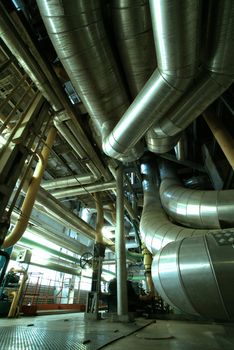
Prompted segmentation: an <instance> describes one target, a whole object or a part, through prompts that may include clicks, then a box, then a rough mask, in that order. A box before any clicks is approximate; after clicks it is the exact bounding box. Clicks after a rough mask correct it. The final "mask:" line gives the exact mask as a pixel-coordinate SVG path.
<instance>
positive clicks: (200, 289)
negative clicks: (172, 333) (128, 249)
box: [140, 162, 234, 320]
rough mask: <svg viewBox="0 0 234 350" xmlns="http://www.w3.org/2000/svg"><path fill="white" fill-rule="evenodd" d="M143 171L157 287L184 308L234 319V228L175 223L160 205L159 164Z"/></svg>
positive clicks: (145, 231)
mask: <svg viewBox="0 0 234 350" xmlns="http://www.w3.org/2000/svg"><path fill="white" fill-rule="evenodd" d="M142 172H143V189H144V208H143V212H142V217H141V223H140V229H141V234H142V240H143V241H144V242H145V244H146V246H147V248H148V249H149V250H150V251H151V252H152V253H153V254H154V255H155V257H154V260H153V266H152V275H153V281H154V285H155V288H156V289H157V291H158V292H159V294H160V295H161V296H162V298H163V299H164V300H165V301H166V302H168V303H169V304H170V305H172V306H173V307H175V308H177V309H180V310H182V311H184V312H186V313H189V314H193V315H202V316H204V317H208V318H209V319H210V318H214V319H219V320H220V319H222V320H230V319H231V320H233V319H234V300H233V293H234V275H233V270H234V260H233V247H232V245H233V242H234V229H233V228H232V229H226V230H199V229H197V230H195V229H194V230H193V229H188V228H184V227H180V226H176V225H174V224H172V223H171V222H170V221H169V220H168V219H167V217H166V215H165V214H164V212H163V210H162V208H161V206H160V201H159V196H158V193H157V181H156V174H155V168H154V167H152V166H151V165H149V163H148V162H146V163H144V164H142ZM204 290H205V293H206V297H205V298H204Z"/></svg>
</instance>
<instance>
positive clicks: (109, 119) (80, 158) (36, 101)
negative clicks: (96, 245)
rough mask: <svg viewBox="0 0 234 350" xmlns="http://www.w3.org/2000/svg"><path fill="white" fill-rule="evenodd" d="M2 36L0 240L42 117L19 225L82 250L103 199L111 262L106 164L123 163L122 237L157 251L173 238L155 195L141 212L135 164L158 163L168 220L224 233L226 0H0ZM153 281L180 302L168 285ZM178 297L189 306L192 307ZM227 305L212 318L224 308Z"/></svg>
mask: <svg viewBox="0 0 234 350" xmlns="http://www.w3.org/2000/svg"><path fill="white" fill-rule="evenodd" d="M0 34H1V51H0V72H1V73H0V74H1V75H0V77H1V78H0V84H1V89H0V93H1V95H0V99H1V100H0V113H1V115H0V117H1V124H0V130H1V136H0V137H1V139H0V142H1V168H0V181H1V184H0V185H1V186H0V189H1V208H0V214H1V235H0V237H2V241H4V237H5V234H6V230H7V228H8V227H7V226H8V221H9V219H10V220H11V224H12V225H14V224H16V223H17V220H18V217H22V206H23V205H24V198H26V197H27V191H28V188H30V183H31V177H32V176H33V173H34V175H35V171H36V170H35V169H37V164H38V154H39V153H40V151H41V150H43V148H45V147H46V146H45V139H46V137H47V135H48V132H49V130H50V129H51V127H55V128H56V130H57V134H56V139H55V141H54V143H53V147H52V148H51V150H50V154H49V155H48V160H47V166H46V168H45V170H44V172H43V174H42V175H43V179H42V181H41V183H40V187H39V189H38V191H37V193H36V197H35V205H34V207H33V210H32V213H31V216H30V219H29V226H28V228H27V231H28V232H31V233H32V234H33V235H34V237H36V236H39V237H44V239H47V240H48V241H51V242H54V244H56V245H57V246H59V247H63V248H64V249H66V253H67V254H68V256H69V255H70V256H72V254H71V252H72V253H77V254H78V255H81V254H82V253H84V252H86V251H90V250H92V247H93V241H94V240H95V238H96V230H95V225H96V220H97V212H98V211H99V210H100V206H101V207H102V208H103V210H104V219H105V226H108V228H107V232H108V235H107V236H106V237H105V238H104V243H105V244H106V245H107V246H109V248H110V251H109V253H108V254H107V259H111V258H113V254H112V253H111V250H113V245H114V241H115V237H114V235H113V227H114V226H115V223H116V216H115V210H116V204H115V202H116V188H117V186H116V171H117V169H118V168H119V167H120V166H122V164H123V171H124V205H125V221H124V225H125V236H126V243H127V244H126V245H127V247H128V248H130V249H131V251H132V252H133V253H134V252H135V253H136V252H137V253H139V252H140V251H141V250H140V244H139V237H138V236H139V230H140V231H141V234H142V240H143V241H144V243H145V244H146V246H147V248H148V249H149V250H150V251H151V253H152V254H153V255H155V254H156V255H157V251H158V250H159V249H160V248H163V247H164V246H165V245H166V244H167V243H169V242H171V241H174V240H175V241H176V240H178V239H179V238H178V237H180V235H179V236H176V235H174V234H171V236H170V237H169V238H168V235H167V234H168V232H169V233H170V232H174V231H173V230H176V229H175V228H170V229H169V228H168V232H167V231H165V232H164V233H162V232H159V231H160V230H161V226H160V225H159V226H157V220H159V222H161V221H160V220H162V222H161V225H162V226H163V225H168V223H165V222H164V221H163V220H164V219H162V218H161V217H157V215H159V216H160V215H161V214H159V213H160V210H161V209H159V208H158V204H157V203H156V204H155V203H154V202H152V203H151V202H150V203H151V204H152V208H154V210H155V212H153V209H152V208H151V209H152V210H149V211H147V213H146V207H145V205H146V204H144V199H143V196H145V203H147V198H149V197H150V196H148V197H147V193H148V192H147V191H148V190H147V183H148V182H149V183H148V185H149V189H150V191H151V192H150V193H151V195H152V193H153V196H154V198H157V196H158V194H157V191H155V193H154V192H153V190H152V189H151V187H150V186H151V185H152V184H151V182H150V181H151V180H149V179H148V178H147V176H148V175H147V174H148V172H147V171H149V172H150V176H151V174H152V173H153V174H155V176H156V173H157V169H156V168H154V167H151V165H150V164H151V163H152V162H153V163H154V164H156V163H157V164H158V169H159V170H160V179H161V186H160V198H161V202H162V205H163V208H164V210H165V211H166V213H167V214H168V216H169V217H170V220H171V221H172V222H174V223H178V224H179V225H180V227H181V229H180V230H182V229H183V228H184V227H193V228H194V232H195V231H196V232H197V230H198V229H203V230H204V232H201V233H200V234H199V236H200V235H202V236H203V234H204V235H206V234H208V233H209V232H210V231H207V230H211V229H216V231H217V230H220V232H221V234H227V233H228V232H229V231H228V232H226V231H225V232H223V231H222V230H223V229H226V228H232V227H233V219H232V213H233V198H234V197H233V190H232V189H233V186H234V179H233V166H234V161H233V133H234V130H233V118H234V106H233V93H234V92H233V84H232V83H233V78H234V64H233V62H234V50H233V48H232V43H233V37H234V5H233V4H232V2H231V1H228V0H223V1H217V3H216V4H215V5H214V4H213V2H212V1H207V2H200V1H198V0H191V1H181V2H179V1H169V0H163V1H156V0H155V1H154V0H152V1H150V4H149V2H148V1H146V0H145V1H142V0H139V1H138V0H136V1H131V0H124V1H123V0H105V1H97V0H90V1H85V0H84V1H82V0H79V1H78V0H77V1H73V0H66V1H58V0H50V1H49V0H37V1H23V0H21V1H17V0H14V1H12V2H10V1H3V2H2V3H1V15H0ZM144 166H145V168H144ZM144 169H146V170H147V171H146V172H145V170H144ZM165 169H166V170H165ZM142 181H143V186H142ZM147 181H148V182H147ZM152 181H153V182H155V188H157V181H158V180H157V179H154V180H152ZM27 184H28V185H27ZM28 186H29V187H28ZM173 186H174V187H173ZM200 190H202V192H201V191H200ZM207 190H210V193H212V194H211V195H210V193H208V191H207ZM224 190H228V191H227V192H225V191H224ZM186 191H187V192H186ZM218 191H219V192H218ZM217 203H218V204H217ZM98 208H99V209H98ZM149 213H150V214H149ZM156 213H158V214H157V215H156ZM217 213H218V214H217ZM10 214H12V215H10ZM216 214H217V215H216ZM162 215H165V214H162ZM212 215H213V216H212ZM153 217H154V218H155V219H154V220H156V222H155V221H153V219H152V218H153ZM167 220H168V219H167ZM171 221H170V222H171ZM140 222H141V225H140V227H139V224H140ZM150 225H152V226H150ZM110 226H112V228H111V227H110ZM146 227H147V228H146ZM155 227H158V228H157V230H158V231H157V232H156V231H155V230H156V228H155ZM177 227H178V226H177ZM186 230H187V229H185V231H186ZM155 232H156V233H155ZM207 232H208V233H207ZM212 232H213V231H212ZM212 232H211V234H213V233H212ZM230 232H231V236H228V237H229V238H232V237H233V236H232V235H233V233H232V231H230ZM160 235H161V236H162V237H163V239H161V238H160V239H159V241H158V240H157V239H156V238H157V237H158V236H160ZM173 235H174V236H173ZM161 236H160V237H161ZM172 236H173V238H172ZM30 237H31V238H30V239H31V240H32V236H30ZM147 237H148V238H147ZM155 237H156V238H155ZM176 237H177V238H176ZM184 237H186V239H189V238H188V237H190V233H187V231H186V234H185V236H181V237H180V238H181V239H182V238H184ZM23 239H24V240H25V241H24V244H25V246H30V242H29V241H27V244H26V239H28V240H29V237H26V236H24V238H22V239H21V241H20V242H21V243H19V242H18V243H17V244H18V245H20V244H21V246H22V245H23ZM154 241H155V243H154ZM162 242H163V243H162ZM31 244H32V242H31ZM38 244H39V243H38ZM230 244H232V242H231V241H230ZM3 247H4V243H3ZM54 248H56V247H54ZM228 248H230V247H229V246H228ZM51 249H52V247H51ZM69 252H70V253H69ZM162 254H163V253H162ZM168 254H169V253H168ZM211 255H212V254H211ZM232 255H233V253H232V251H231V253H230V252H228V254H227V256H232ZM132 257H133V256H132ZM129 258H130V257H129ZM157 259H158V258H157ZM155 261H156V260H155ZM155 261H154V264H159V262H155ZM64 264H65V262H64ZM157 266H158V265H157ZM212 266H213V265H211V267H210V268H212ZM155 269H156V268H155ZM214 269H215V268H214ZM155 280H157V283H158V284H160V283H159V282H158V279H157V276H156V277H155ZM172 281H174V283H175V279H173V278H172ZM159 289H160V293H161V294H162V295H163V296H164V297H165V299H166V300H167V301H168V302H169V303H171V304H173V305H176V306H178V305H177V303H176V301H174V298H175V300H176V297H174V296H171V295H170V293H169V294H167V292H165V289H167V286H166V287H165V286H160V287H159ZM217 293H218V292H217ZM164 294H165V295H164ZM224 294H225V293H224ZM168 295H169V296H168ZM228 295H229V294H228ZM191 298H192V297H191ZM224 299H225V298H224ZM227 300H229V299H228V297H227V298H226V299H225V301H224V302H223V303H224V304H225V305H226V304H227V303H228V302H227ZM190 304H191V303H190V301H188V302H187V304H186V306H185V308H186V311H187V312H190V313H196V312H198V313H199V312H200V309H202V306H201V305H199V306H194V304H193V303H192V304H193V307H191V305H190ZM232 306H233V305H232ZM180 307H181V305H180ZM198 309H199V311H197V310H198ZM227 309H228V306H226V309H225V310H226V311H225V310H224V311H223V310H218V311H217V314H218V315H221V317H223V318H225V317H226V318H230V317H231V314H232V313H234V311H233V309H232V308H231V307H230V310H228V311H227ZM209 312H210V314H212V312H211V311H210V310H208V311H207V313H208V314H209ZM223 312H224V314H225V312H226V314H228V316H227V315H226V314H225V316H223ZM229 316H230V317H229Z"/></svg>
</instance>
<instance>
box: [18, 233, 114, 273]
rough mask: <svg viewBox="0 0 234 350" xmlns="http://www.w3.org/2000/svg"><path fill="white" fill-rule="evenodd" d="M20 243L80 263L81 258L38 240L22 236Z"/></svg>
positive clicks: (104, 270) (106, 271) (107, 271)
mask: <svg viewBox="0 0 234 350" xmlns="http://www.w3.org/2000/svg"><path fill="white" fill-rule="evenodd" d="M18 243H22V244H25V245H27V246H28V247H30V248H35V249H41V250H43V251H45V252H47V253H49V254H52V255H55V256H58V257H60V258H63V259H66V260H69V261H72V262H74V263H76V264H77V263H79V259H77V258H74V257H73V256H70V255H67V254H65V253H62V252H59V251H58V250H55V249H52V248H49V247H45V246H44V245H42V244H40V243H37V242H34V241H32V240H31V239H28V238H25V237H22V238H21V239H20V241H19V242H18ZM102 271H103V272H105V273H109V274H110V275H113V276H115V273H114V272H112V271H109V270H106V269H102Z"/></svg>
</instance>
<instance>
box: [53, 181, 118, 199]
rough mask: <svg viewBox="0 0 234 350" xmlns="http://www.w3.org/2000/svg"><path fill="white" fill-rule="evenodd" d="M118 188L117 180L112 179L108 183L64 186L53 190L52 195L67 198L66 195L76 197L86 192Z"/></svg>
mask: <svg viewBox="0 0 234 350" xmlns="http://www.w3.org/2000/svg"><path fill="white" fill-rule="evenodd" d="M115 188H116V182H115V181H110V182H106V183H96V184H93V185H88V186H82V187H81V186H76V187H71V188H64V189H58V190H53V191H51V194H52V196H54V197H55V198H65V197H74V196H81V195H84V194H90V193H96V192H103V191H109V190H113V189H115Z"/></svg>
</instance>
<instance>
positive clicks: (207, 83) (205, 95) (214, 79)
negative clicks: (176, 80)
mask: <svg viewBox="0 0 234 350" xmlns="http://www.w3.org/2000/svg"><path fill="white" fill-rule="evenodd" d="M207 28H208V29H207V35H206V36H207V44H206V57H205V62H204V67H205V70H204V71H201V73H200V77H199V78H198V81H197V83H196V84H195V86H194V87H193V88H192V89H190V91H189V92H188V93H186V94H185V95H184V96H183V97H182V98H181V100H180V101H179V102H178V104H177V105H176V106H175V107H174V108H173V110H171V111H170V112H169V113H168V114H167V115H165V117H164V118H163V119H161V120H160V121H159V123H158V124H157V128H156V132H158V133H160V135H161V137H172V136H174V135H176V134H177V133H179V132H181V131H182V130H184V129H185V128H186V127H187V126H188V125H189V124H190V123H191V122H192V121H193V120H194V119H196V118H197V117H198V116H199V115H200V114H201V113H202V112H203V111H204V110H205V109H206V108H207V107H208V106H209V105H210V104H211V103H212V102H214V101H215V100H216V99H217V97H219V96H220V95H221V94H222V93H223V92H224V91H225V90H226V89H227V88H228V87H229V86H230V85H231V84H232V82H233V80H234V64H233V62H234V48H233V37H234V2H233V1H229V0H219V1H217V2H215V4H214V3H213V2H210V11H209V16H208V26H207Z"/></svg>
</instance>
